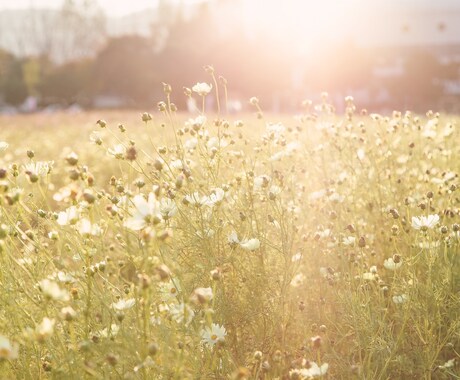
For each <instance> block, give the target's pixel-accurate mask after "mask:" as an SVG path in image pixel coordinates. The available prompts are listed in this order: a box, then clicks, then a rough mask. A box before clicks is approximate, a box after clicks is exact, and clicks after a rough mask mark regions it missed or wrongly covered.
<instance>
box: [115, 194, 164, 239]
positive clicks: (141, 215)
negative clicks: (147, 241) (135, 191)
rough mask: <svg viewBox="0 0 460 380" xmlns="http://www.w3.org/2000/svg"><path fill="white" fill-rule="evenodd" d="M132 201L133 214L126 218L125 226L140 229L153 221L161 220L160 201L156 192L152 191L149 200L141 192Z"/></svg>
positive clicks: (131, 210)
mask: <svg viewBox="0 0 460 380" xmlns="http://www.w3.org/2000/svg"><path fill="white" fill-rule="evenodd" d="M132 203H133V204H132V205H131V207H130V214H131V216H130V217H129V218H128V219H126V221H125V224H124V225H125V227H128V228H129V229H131V230H134V231H139V230H142V229H143V228H145V227H147V226H148V225H149V224H150V223H151V222H159V221H160V220H161V209H160V203H159V202H158V201H157V199H156V197H155V194H153V193H150V194H149V197H148V200H146V199H145V198H144V197H143V196H142V195H140V194H139V195H136V196H135V197H134V198H133V200H132Z"/></svg>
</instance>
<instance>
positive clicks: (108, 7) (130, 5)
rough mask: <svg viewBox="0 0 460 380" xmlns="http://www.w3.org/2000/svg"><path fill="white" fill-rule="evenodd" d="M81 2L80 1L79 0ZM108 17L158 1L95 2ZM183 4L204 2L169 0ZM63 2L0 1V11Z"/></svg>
mask: <svg viewBox="0 0 460 380" xmlns="http://www.w3.org/2000/svg"><path fill="white" fill-rule="evenodd" d="M79 1H82V0H79ZM96 1H97V2H98V4H99V5H100V6H101V8H102V9H104V11H105V12H106V13H108V14H109V15H110V16H122V15H126V14H129V13H134V12H138V11H141V10H144V9H147V8H152V7H154V6H155V5H156V4H157V3H158V0H96ZM169 1H171V2H180V1H182V2H183V3H184V4H192V3H199V2H202V1H204V0H169ZM62 3H63V0H0V10H2V9H18V8H29V7H31V6H33V7H35V8H58V7H59V6H60V5H62Z"/></svg>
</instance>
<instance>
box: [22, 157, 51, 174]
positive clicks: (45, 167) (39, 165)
mask: <svg viewBox="0 0 460 380" xmlns="http://www.w3.org/2000/svg"><path fill="white" fill-rule="evenodd" d="M53 164H54V161H37V162H29V163H27V164H25V165H24V172H25V173H26V174H27V175H28V176H29V177H30V176H37V177H44V176H46V175H48V174H49V173H51V170H52V169H53Z"/></svg>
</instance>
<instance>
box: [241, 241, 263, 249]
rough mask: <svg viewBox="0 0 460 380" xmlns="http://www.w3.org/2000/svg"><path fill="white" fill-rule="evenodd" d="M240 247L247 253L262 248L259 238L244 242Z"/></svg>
mask: <svg viewBox="0 0 460 380" xmlns="http://www.w3.org/2000/svg"><path fill="white" fill-rule="evenodd" d="M240 247H241V248H243V249H245V250H246V251H255V250H256V249H259V248H260V241H259V239H257V238H254V239H249V240H244V241H242V242H241V243H240Z"/></svg>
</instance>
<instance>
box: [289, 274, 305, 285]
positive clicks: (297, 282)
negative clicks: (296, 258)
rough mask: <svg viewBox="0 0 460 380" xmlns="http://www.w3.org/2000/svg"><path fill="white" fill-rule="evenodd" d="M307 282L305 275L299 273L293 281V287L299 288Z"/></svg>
mask: <svg viewBox="0 0 460 380" xmlns="http://www.w3.org/2000/svg"><path fill="white" fill-rule="evenodd" d="M304 281H305V275H304V274H303V273H297V274H296V275H295V276H294V278H293V279H292V281H291V286H292V287H293V288H297V287H299V286H300V285H302V284H303V282H304Z"/></svg>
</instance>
